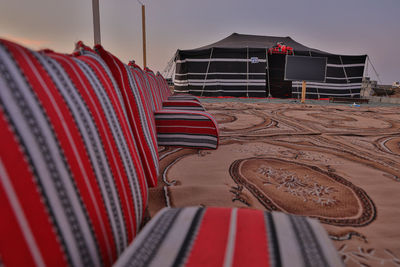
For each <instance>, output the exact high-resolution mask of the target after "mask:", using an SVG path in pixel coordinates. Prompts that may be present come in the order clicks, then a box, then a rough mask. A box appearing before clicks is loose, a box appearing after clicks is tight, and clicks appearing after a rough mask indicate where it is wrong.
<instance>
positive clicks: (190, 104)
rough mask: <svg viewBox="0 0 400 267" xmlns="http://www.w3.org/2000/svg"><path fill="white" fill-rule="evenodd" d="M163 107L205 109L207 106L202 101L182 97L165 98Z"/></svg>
mask: <svg viewBox="0 0 400 267" xmlns="http://www.w3.org/2000/svg"><path fill="white" fill-rule="evenodd" d="M162 108H163V109H181V110H198V111H205V108H204V107H203V105H202V104H201V103H200V102H197V101H194V100H182V99H175V100H164V101H163V102H162Z"/></svg>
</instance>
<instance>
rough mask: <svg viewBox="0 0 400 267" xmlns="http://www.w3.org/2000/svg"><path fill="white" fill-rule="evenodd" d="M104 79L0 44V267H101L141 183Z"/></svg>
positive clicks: (109, 81) (88, 66)
mask: <svg viewBox="0 0 400 267" xmlns="http://www.w3.org/2000/svg"><path fill="white" fill-rule="evenodd" d="M114 83H115V81H113V78H112V76H111V73H108V72H107V71H106V69H105V66H103V65H101V64H98V62H97V61H96V60H95V59H94V58H92V57H91V56H90V55H87V54H85V55H80V53H76V55H75V56H68V55H64V54H57V53H53V52H51V51H46V52H41V53H39V52H34V51H31V50H29V49H26V48H24V47H22V46H20V45H17V44H15V43H12V42H9V41H6V40H0V136H1V138H0V147H1V149H0V214H1V219H0V237H1V238H0V255H1V256H0V258H1V259H0V265H4V266H35V265H37V266H44V265H47V266H66V265H73V266H101V265H105V266H110V265H111V264H113V263H114V261H115V260H116V259H117V258H118V256H119V255H120V254H121V253H122V251H123V250H124V249H125V248H126V247H127V246H128V244H129V243H131V241H132V240H133V238H134V237H135V236H136V234H137V232H138V230H139V229H140V226H141V223H142V218H143V213H144V209H145V207H146V206H147V191H148V189H147V184H146V180H145V177H144V173H143V170H142V167H141V163H140V161H139V158H138V155H137V151H136V147H135V146H136V144H135V141H134V139H133V138H132V134H131V132H130V127H129V123H128V121H127V119H126V116H125V111H124V110H123V108H122V107H121V105H120V102H119V98H120V97H119V96H118V94H117V92H116V91H115V90H114Z"/></svg>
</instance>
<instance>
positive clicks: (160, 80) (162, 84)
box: [156, 72, 200, 102]
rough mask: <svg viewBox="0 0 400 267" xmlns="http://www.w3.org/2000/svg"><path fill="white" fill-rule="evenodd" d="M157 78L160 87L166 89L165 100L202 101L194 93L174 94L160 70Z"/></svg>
mask: <svg viewBox="0 0 400 267" xmlns="http://www.w3.org/2000/svg"><path fill="white" fill-rule="evenodd" d="M156 78H157V82H158V86H159V88H160V89H161V90H163V91H164V94H165V97H164V100H191V101H196V102H200V100H199V99H198V98H197V97H195V96H193V95H172V94H171V91H170V89H169V86H168V83H167V81H166V80H165V79H164V77H163V76H162V75H161V73H160V72H157V75H156Z"/></svg>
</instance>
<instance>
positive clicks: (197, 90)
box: [179, 89, 264, 93]
mask: <svg viewBox="0 0 400 267" xmlns="http://www.w3.org/2000/svg"><path fill="white" fill-rule="evenodd" d="M189 91H190V92H201V91H202V90H199V89H190V90H189ZM189 91H179V92H189ZM204 92H229V93H246V92H249V93H260V92H261V93H262V92H264V91H260V90H249V91H247V90H204Z"/></svg>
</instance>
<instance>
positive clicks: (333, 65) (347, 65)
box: [326, 63, 365, 68]
mask: <svg viewBox="0 0 400 267" xmlns="http://www.w3.org/2000/svg"><path fill="white" fill-rule="evenodd" d="M364 65H365V64H364V63H360V64H326V66H327V67H331V68H343V67H345V68H347V67H364Z"/></svg>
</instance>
